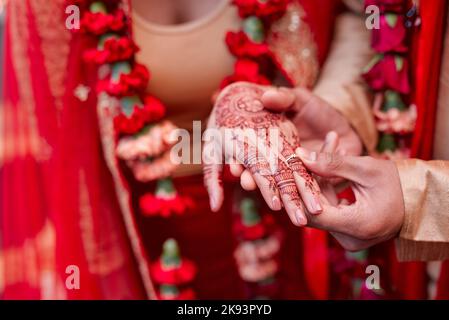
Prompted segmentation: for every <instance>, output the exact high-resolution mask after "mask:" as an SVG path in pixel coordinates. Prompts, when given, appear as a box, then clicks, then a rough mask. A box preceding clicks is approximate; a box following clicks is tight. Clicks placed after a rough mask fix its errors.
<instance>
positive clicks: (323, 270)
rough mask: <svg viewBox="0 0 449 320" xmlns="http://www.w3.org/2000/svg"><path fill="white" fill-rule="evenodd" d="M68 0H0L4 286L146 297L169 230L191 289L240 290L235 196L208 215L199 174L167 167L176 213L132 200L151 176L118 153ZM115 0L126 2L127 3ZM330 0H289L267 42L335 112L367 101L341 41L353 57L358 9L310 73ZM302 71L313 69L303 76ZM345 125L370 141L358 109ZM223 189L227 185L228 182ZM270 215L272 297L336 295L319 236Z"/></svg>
mask: <svg viewBox="0 0 449 320" xmlns="http://www.w3.org/2000/svg"><path fill="white" fill-rule="evenodd" d="M65 4H66V3H65V0H55V1H51V2H48V1H41V0H35V1H31V0H15V1H9V2H8V4H7V26H6V27H7V30H6V47H7V53H6V60H5V69H4V71H5V72H4V75H5V80H6V81H5V90H4V92H5V94H6V97H5V100H4V107H3V109H2V113H3V115H2V119H3V128H2V130H3V133H4V134H3V136H4V139H3V141H4V143H3V145H2V149H3V150H2V158H1V161H2V171H1V178H2V184H1V206H2V237H3V243H2V245H3V250H2V258H1V260H0V261H1V263H2V264H0V267H1V268H3V269H2V270H0V271H1V272H2V277H3V278H0V283H2V284H3V286H4V288H3V295H4V297H5V298H78V299H89V298H98V299H108V298H145V297H150V298H154V297H156V294H155V289H154V284H153V282H152V280H151V276H150V273H149V262H150V261H153V260H155V259H156V258H157V257H158V256H159V254H160V249H161V245H162V242H163V241H165V240H166V239H167V237H171V236H176V238H177V240H178V241H179V243H180V245H181V246H182V248H183V253H184V254H185V255H186V256H188V257H189V258H191V259H192V260H194V261H195V263H196V264H197V266H198V269H199V273H198V279H197V281H196V284H195V289H196V293H197V296H198V297H199V298H244V297H245V292H244V289H243V284H242V281H241V280H240V278H239V276H238V273H237V269H236V266H235V262H234V260H233V257H232V251H233V245H234V244H233V242H232V241H233V240H232V237H231V223H230V219H231V217H230V212H231V211H232V203H231V202H230V201H227V204H226V206H225V207H224V208H223V209H222V210H221V212H220V213H218V214H212V213H211V212H210V210H209V205H208V200H207V194H206V191H205V189H204V187H203V185H202V179H201V176H200V175H190V176H182V177H178V178H175V179H174V184H175V186H176V188H177V191H178V192H179V194H188V195H191V196H192V198H193V201H194V207H193V209H191V210H189V211H188V212H186V213H185V215H183V216H181V217H176V218H170V219H163V218H159V217H153V218H147V217H144V216H143V215H142V214H141V213H140V212H139V211H140V208H139V206H138V199H139V197H140V195H142V194H143V193H144V192H146V191H147V189H148V188H149V187H150V186H148V185H143V184H139V183H137V182H136V181H134V180H133V178H132V176H131V175H130V174H129V172H127V170H126V167H125V166H123V165H121V164H120V163H119V161H118V160H117V158H116V156H115V143H116V139H115V136H114V131H113V119H112V115H111V114H110V113H109V112H110V110H108V109H107V108H101V103H102V99H97V96H96V94H92V92H93V91H95V88H96V83H97V69H96V68H95V67H92V66H86V64H85V63H84V61H83V60H82V56H83V53H84V52H85V50H86V48H87V47H91V46H92V43H91V40H89V39H88V38H86V37H82V36H80V35H79V34H78V35H73V34H70V33H69V31H68V30H67V29H66V28H65V27H64V20H65V17H64V15H63V13H64V8H65ZM123 4H124V7H125V12H127V14H128V15H130V14H131V12H130V11H129V6H128V3H127V2H126V1H125V2H123ZM340 5H341V4H340V3H339V1H331V0H326V1H324V0H323V1H320V5H319V6H317V5H316V1H312V0H310V1H309V0H303V1H298V2H297V1H293V4H292V5H291V6H290V8H289V11H288V14H286V15H285V16H284V17H282V18H281V19H280V20H279V21H278V22H277V23H276V25H275V26H273V29H272V30H275V31H276V32H277V33H278V36H279V37H274V38H273V42H271V43H270V46H271V49H272V51H273V52H274V54H275V55H276V57H277V60H276V61H277V62H278V64H279V65H278V68H279V69H280V70H281V71H283V72H282V73H283V75H284V77H286V78H288V79H289V80H290V82H291V83H290V84H291V85H307V86H309V87H314V86H315V90H316V92H317V94H320V95H322V96H323V97H324V98H325V97H326V96H328V97H332V101H331V103H333V105H335V107H336V108H339V109H340V110H341V111H342V112H343V113H345V110H351V108H352V110H358V111H359V112H361V113H367V112H368V110H369V109H368V108H369V104H368V101H367V99H366V97H365V95H364V91H363V89H362V87H361V86H360V85H359V84H357V83H356V81H355V80H354V79H356V78H357V77H358V74H359V70H361V68H362V67H363V64H364V63H365V62H366V61H365V57H368V55H369V52H368V51H367V47H365V48H362V49H361V51H360V52H359V51H358V50H350V52H352V53H353V54H354V56H355V57H358V58H357V59H354V57H351V55H349V54H346V53H347V52H348V51H347V49H343V48H345V46H346V48H350V47H351V43H357V41H361V42H362V43H366V39H367V34H366V33H365V32H363V23H362V22H361V20H360V19H354V18H353V17H351V16H343V17H342V18H340V19H339V22H338V23H337V29H336V31H337V32H336V42H335V43H336V45H335V48H334V49H333V50H332V53H331V54H330V56H329V58H328V63H327V64H326V65H325V66H324V68H323V70H322V72H321V74H320V77H319V79H318V80H317V81H316V82H315V77H314V76H313V75H314V74H315V72H316V71H318V70H314V69H310V67H313V66H318V65H323V63H324V61H326V58H327V57H328V51H329V48H330V43H331V39H332V35H333V33H334V22H335V17H336V16H337V14H338V12H339V10H340V8H341V6H340ZM229 12H230V11H229ZM58 13H60V14H58ZM298 16H299V17H300V18H301V19H300V20H298V19H297V17H298ZM138 23H139V22H138V21H137V22H136V26H137V25H138ZM230 27H232V26H230ZM138 32H139V30H138V27H137V34H136V39H137V44H138V45H141V46H142V47H143V49H144V50H143V51H142V53H141V54H142V56H143V55H145V43H139V40H138V37H139V33H138ZM298 34H299V35H300V36H298ZM351 37H352V38H351ZM312 38H313V39H314V41H312V40H311V39H312ZM223 39H224V34H223ZM354 39H356V40H354ZM212 40H214V41H218V42H220V41H223V40H222V39H212ZM286 40H287V41H286ZM296 41H297V42H296ZM357 47H360V46H357ZM359 49H360V48H359ZM148 50H149V52H150V53H151V49H148ZM295 50H301V52H300V54H298V52H297V51H295ZM342 52H343V54H342ZM332 57H333V58H332ZM332 59H334V61H335V60H336V59H338V61H340V62H343V61H346V62H347V63H349V65H350V67H348V69H345V71H346V72H345V73H344V74H345V77H346V78H345V79H344V80H343V81H340V82H337V83H336V82H335V81H334V78H335V77H332V76H330V75H335V72H336V71H335V69H334V68H332V65H335V62H334V64H332V63H330V61H332ZM345 59H346V60H345ZM351 61H352V62H353V63H350V62H351ZM142 62H143V63H146V61H142ZM194 62H195V61H192V63H194ZM227 65H229V63H228V64H227ZM160 66H161V65H160V64H156V63H154V66H151V65H150V66H149V67H150V69H151V68H152V67H154V68H155V75H154V79H153V82H154V83H157V81H158V79H157V74H158V73H159V74H161V75H163V74H164V70H162V71H160V72H158V70H157V69H156V68H159V67H160ZM231 72H232V70H229V73H231ZM305 73H309V75H311V76H309V77H306V78H304V77H303V75H304V74H305ZM338 74H340V75H341V74H342V73H341V72H338ZM193 76H194V75H192V77H193ZM304 79H306V80H307V81H306V82H302V81H304ZM186 81H188V79H186ZM197 81H198V82H201V81H204V79H198V80H197ZM153 82H152V83H153ZM163 83H164V82H163V81H162V79H161V84H163ZM342 84H344V85H342ZM218 85H219V83H217V86H218ZM151 89H152V88H151V85H150V88H149V90H151ZM153 89H154V88H153ZM163 89H164V88H163ZM165 90H167V89H166V87H165ZM159 93H161V95H162V96H163V94H162V93H163V92H161V91H160V92H159ZM173 95H174V96H176V94H175V93H173ZM169 96H170V95H168V96H167V97H168V98H169ZM178 96H179V95H178ZM168 98H167V99H168ZM348 101H349V104H348ZM169 104H170V101H168V109H169V113H170V105H169ZM173 104H176V103H173ZM97 105H98V108H97ZM184 107H186V106H184ZM187 107H190V106H187ZM187 107H186V108H187ZM346 107H349V109H347V108H346ZM178 110H179V109H178ZM187 113H188V112H187ZM205 114H207V112H206V113H204V114H203V115H205ZM193 120H196V119H193ZM352 124H353V126H354V127H355V128H356V129H357V130H358V131H359V132H360V134H361V137H362V139H363V140H364V141H365V143H366V146H367V148H368V149H370V148H372V147H373V146H372V145H369V141H370V137H372V136H373V135H375V132H374V127H371V128H370V127H368V128H365V130H362V129H361V128H360V126H361V122H352ZM366 129H367V130H366ZM227 188H228V189H229V190H228V194H229V192H231V190H230V189H233V187H232V186H231V185H230V184H229V185H228V186H227ZM276 219H277V220H278V222H279V223H280V224H281V225H283V227H284V230H285V234H286V241H285V245H284V247H283V249H282V252H281V271H280V275H279V282H280V286H281V288H282V289H281V294H280V297H284V298H287V297H288V298H310V297H319V298H326V297H329V296H330V295H331V293H332V294H335V292H331V288H330V286H329V284H330V283H331V281H332V282H335V281H336V280H335V279H329V278H328V277H329V264H328V256H327V238H326V236H325V235H324V234H323V233H320V232H315V231H310V230H301V229H296V228H294V227H293V226H292V225H291V224H290V223H289V222H288V221H287V218H286V217H285V215H276ZM69 265H76V266H78V267H79V269H80V270H81V273H82V283H81V288H82V289H81V290H78V291H76V290H75V291H74V290H66V288H65V287H64V281H65V277H66V273H65V271H66V267H67V266H69ZM312 271H313V272H312ZM336 287H338V285H337V286H336ZM338 289H340V290H341V288H338Z"/></svg>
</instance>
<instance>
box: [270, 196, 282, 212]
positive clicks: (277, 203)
mask: <svg viewBox="0 0 449 320" xmlns="http://www.w3.org/2000/svg"><path fill="white" fill-rule="evenodd" d="M271 201H272V204H273V209H274V210H281V200H279V198H278V197H277V196H274V197H273V199H272V200H271Z"/></svg>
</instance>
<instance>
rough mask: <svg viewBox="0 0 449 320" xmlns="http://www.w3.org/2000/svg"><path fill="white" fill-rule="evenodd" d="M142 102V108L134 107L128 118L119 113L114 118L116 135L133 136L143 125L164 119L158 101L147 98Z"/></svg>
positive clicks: (163, 109)
mask: <svg viewBox="0 0 449 320" xmlns="http://www.w3.org/2000/svg"><path fill="white" fill-rule="evenodd" d="M143 102H144V105H143V106H138V105H136V106H134V110H133V113H132V114H131V115H130V116H128V115H126V114H124V113H121V114H119V115H118V116H116V117H115V119H114V128H115V131H116V132H117V133H119V134H135V133H137V132H139V131H140V130H141V129H142V128H143V127H144V126H145V125H147V124H149V123H154V122H157V121H159V120H160V119H162V118H163V117H164V115H165V107H164V105H163V104H162V103H161V102H160V101H159V100H158V99H156V98H154V97H152V96H147V97H145V98H144V101H143Z"/></svg>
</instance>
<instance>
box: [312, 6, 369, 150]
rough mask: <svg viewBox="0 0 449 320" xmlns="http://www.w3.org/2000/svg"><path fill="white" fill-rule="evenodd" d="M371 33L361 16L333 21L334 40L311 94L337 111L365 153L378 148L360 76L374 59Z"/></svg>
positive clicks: (343, 16) (367, 99) (345, 14)
mask: <svg viewBox="0 0 449 320" xmlns="http://www.w3.org/2000/svg"><path fill="white" fill-rule="evenodd" d="M370 34H371V33H370V31H369V30H368V29H367V28H366V26H365V23H364V19H363V17H362V16H359V15H356V14H355V13H344V14H342V15H340V16H339V17H338V19H337V21H336V27H335V34H334V41H333V44H332V47H331V51H330V53H329V56H328V58H327V60H326V63H325V64H324V66H323V69H322V71H321V74H320V78H319V80H318V82H317V85H316V87H315V89H314V93H315V94H317V95H318V96H320V97H321V98H322V99H324V100H325V101H327V102H328V103H329V104H330V105H332V106H333V107H335V108H336V109H337V110H339V111H340V112H341V113H342V114H343V115H344V116H345V117H346V118H347V119H348V121H349V122H350V123H351V125H352V126H353V128H354V129H355V130H356V131H357V133H358V134H359V136H360V138H361V140H362V142H363V143H364V145H365V147H366V149H367V150H368V151H373V150H374V148H375V147H376V145H377V131H376V127H375V124H374V118H373V114H372V111H371V105H372V104H371V99H370V98H369V95H368V88H367V87H366V85H365V84H364V83H363V80H362V79H361V77H360V75H361V72H362V70H363V68H364V67H365V66H366V65H367V64H368V62H369V61H370V59H371V58H372V56H373V52H372V50H371V47H370Z"/></svg>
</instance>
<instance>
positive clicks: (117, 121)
mask: <svg viewBox="0 0 449 320" xmlns="http://www.w3.org/2000/svg"><path fill="white" fill-rule="evenodd" d="M135 109H137V108H135ZM144 125H145V122H144V121H143V119H142V118H141V117H140V116H139V115H138V114H137V113H136V112H134V113H133V114H132V115H131V116H130V117H128V116H126V115H125V114H123V113H121V114H119V115H118V116H116V117H115V118H114V129H115V132H117V133H119V134H135V133H137V132H139V131H140V130H141V129H142V128H143V126H144Z"/></svg>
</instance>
